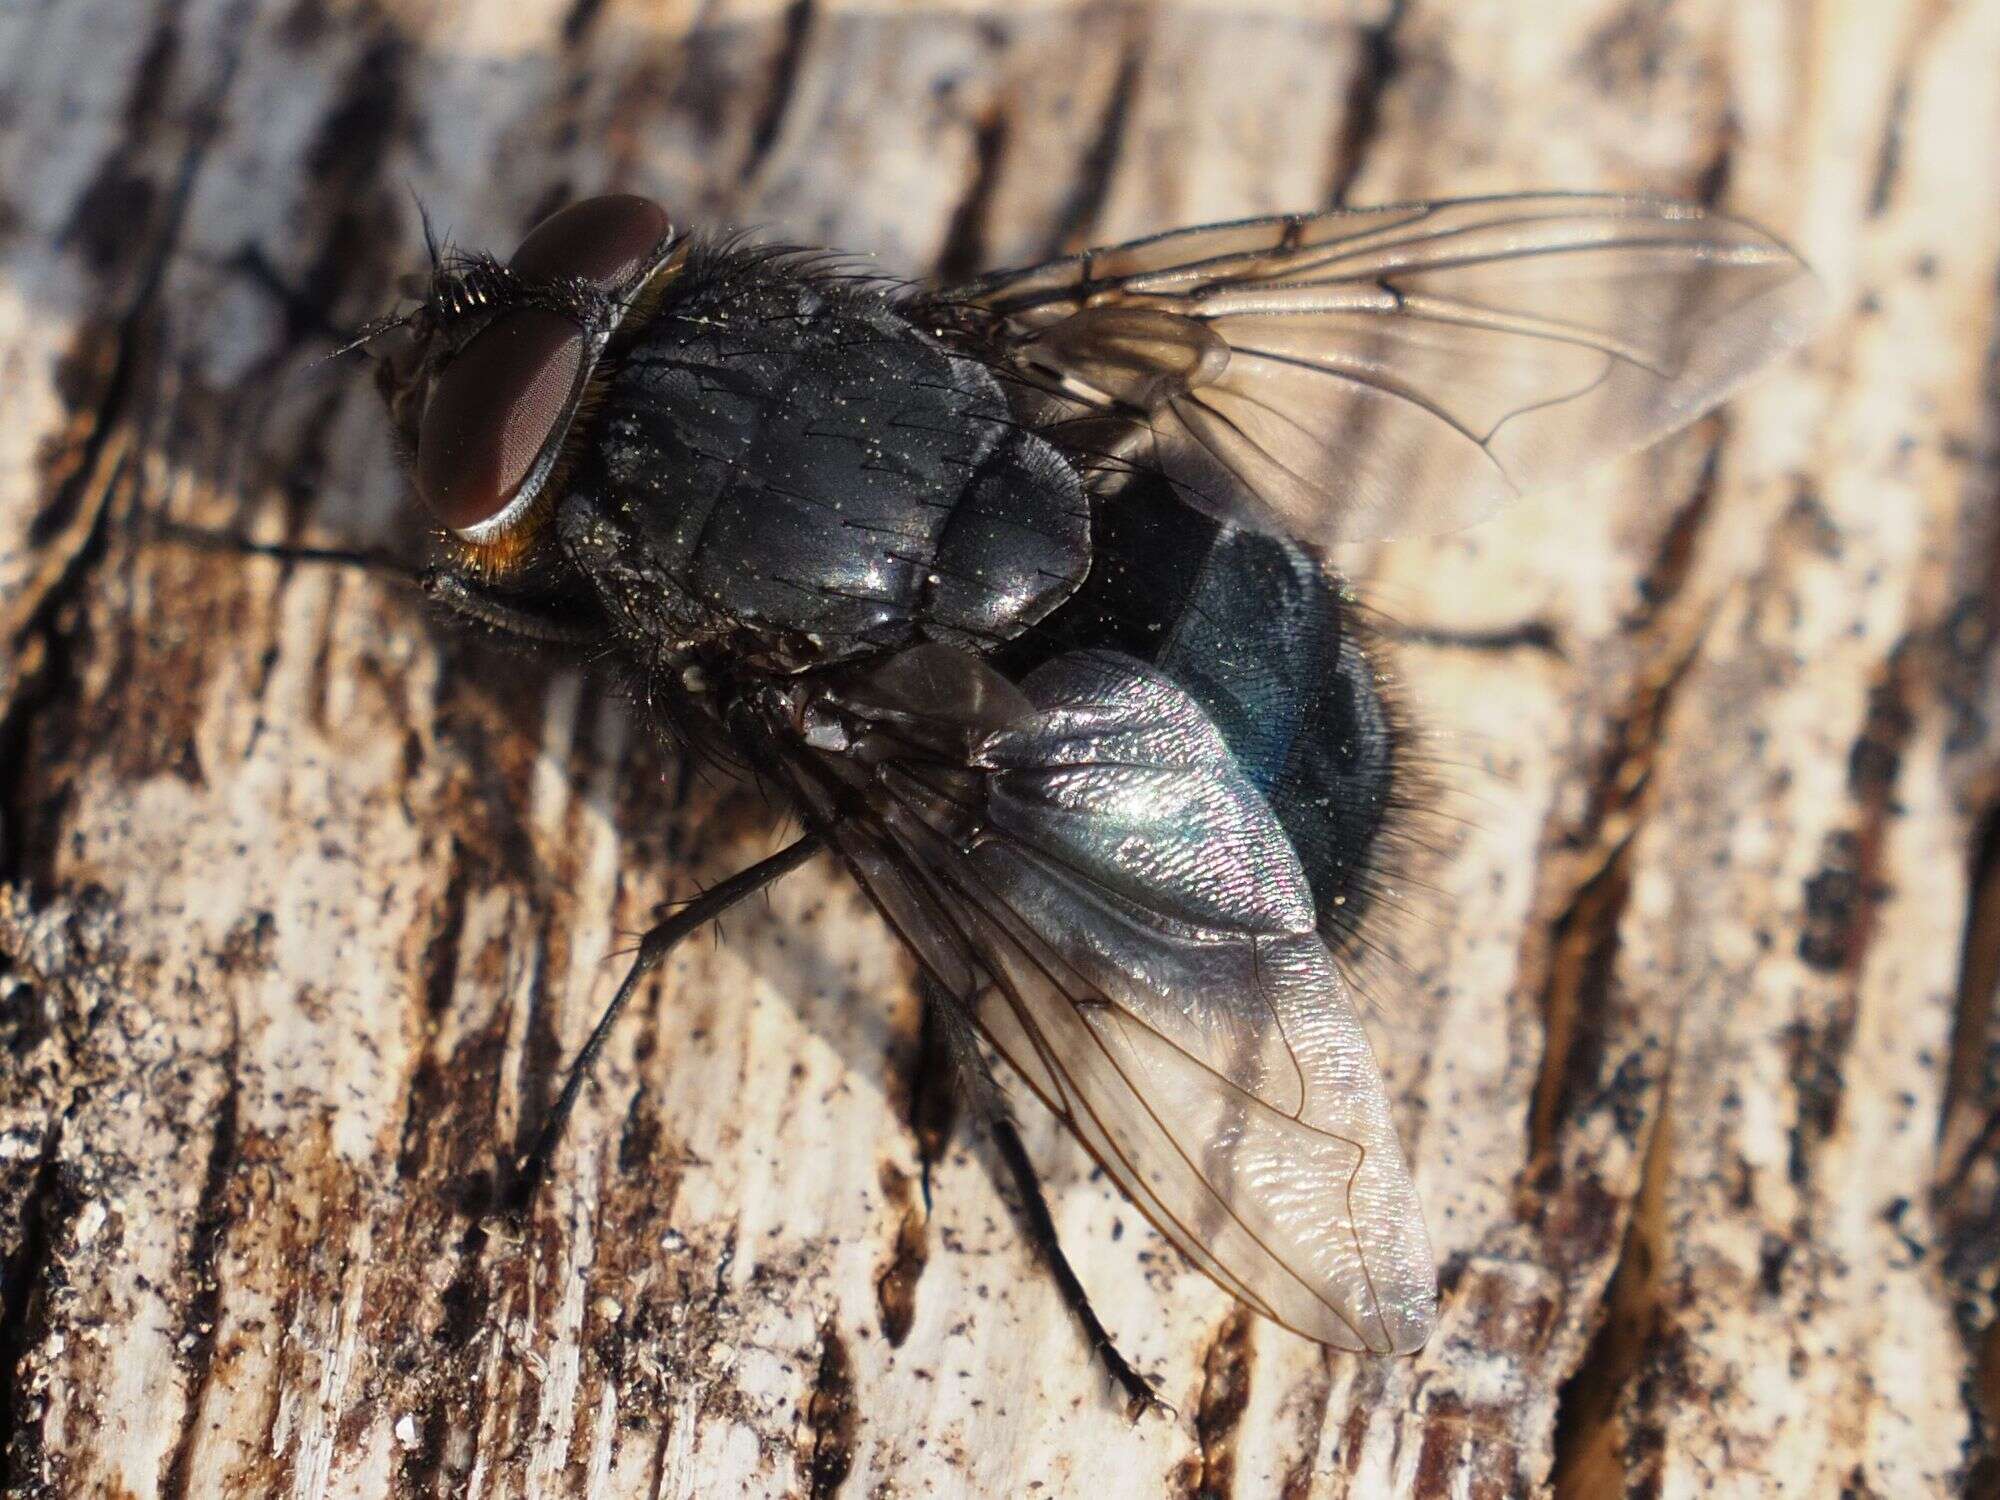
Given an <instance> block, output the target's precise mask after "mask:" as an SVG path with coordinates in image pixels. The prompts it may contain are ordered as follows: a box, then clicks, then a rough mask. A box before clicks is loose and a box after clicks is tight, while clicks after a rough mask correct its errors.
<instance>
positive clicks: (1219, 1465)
mask: <svg viewBox="0 0 2000 1500" xmlns="http://www.w3.org/2000/svg"><path fill="white" fill-rule="evenodd" d="M1252 1322H1253V1320H1252V1317H1251V1314H1250V1313H1249V1312H1248V1311H1247V1310H1246V1309H1244V1308H1241V1307H1238V1308H1236V1309H1235V1310H1234V1311H1232V1312H1231V1313H1230V1314H1229V1316H1228V1317H1226V1318H1224V1319H1223V1321H1222V1326H1221V1327H1220V1328H1218V1329H1216V1331H1215V1337H1214V1338H1212V1339H1211V1340H1209V1344H1208V1351H1207V1353H1206V1354H1204V1355H1203V1356H1202V1362H1201V1368H1202V1380H1201V1398H1200V1400H1199V1401H1198V1402H1197V1404H1196V1406H1195V1411H1194V1431H1195V1439H1196V1441H1197V1442H1198V1443H1199V1444H1200V1451H1199V1454H1198V1455H1197V1457H1196V1458H1195V1459H1193V1460H1192V1461H1191V1462H1192V1470H1193V1471H1192V1473H1191V1474H1190V1475H1189V1476H1188V1486H1187V1491H1186V1493H1187V1496H1188V1500H1228V1497H1229V1496H1231V1495H1233V1494H1234V1493H1235V1492H1236V1432H1237V1429H1238V1428H1239V1427H1241V1426H1242V1424H1243V1412H1244V1409H1245V1408H1246V1407H1248V1406H1249V1404H1250V1374H1251V1370H1252V1367H1253V1363H1254V1356H1255V1350H1254V1348H1253V1345H1252V1342H1251V1341H1252V1336H1253V1333H1254V1329H1253V1327H1252Z"/></svg>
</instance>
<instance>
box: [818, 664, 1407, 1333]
mask: <svg viewBox="0 0 2000 1500" xmlns="http://www.w3.org/2000/svg"><path fill="white" fill-rule="evenodd" d="M968 704H976V706H975V707H972V708H967V707H966V705H968ZM847 708H848V711H849V712H850V714H853V715H856V716H857V717H855V718H851V719H850V720H849V726H850V731H851V733H850V734H849V737H848V739H847V741H846V743H845V745H844V747H843V748H841V749H840V750H838V751H822V752H821V753H820V754H818V755H816V756H813V757H812V758H811V759H810V760H801V761H800V762H799V763H798V765H797V766H796V767H795V770H796V773H797V774H798V776H799V779H800V781H801V783H802V796H804V798H805V800H806V803H807V805H808V806H809V807H812V808H814V809H815V811H816V812H817V813H818V815H819V818H820V820H821V821H822V823H823V824H824V825H826V826H829V827H830V828H831V829H832V830H833V831H834V837H835V840H836V843H837V844H838V846H839V847H840V848H841V849H842V851H843V852H844V853H845V854H846V856H847V858H848V860H849V862H850V863H851V864H852V865H853V867H854V868H855V871H856V873H857V874H858V875H859V876H860V878H861V880H862V883H863V885H864V886H865V887H866V888H867V890H868V891H869V893H870V894H871V895H872V896H873V897H874V899H875V901H876V902H877V904H878V905H879V906H880V907H881V908H882V910H883V912H884V913H885V915H887V916H888V918H889V919H890V921H891V922H892V923H893V924H894V925H895V927H896V928H897V929H898V931H899V932H900V933H901V934H902V935H903V936H904V938H905V939H906V940H907V941H908V942H909V944H910V946H911V947H912V949H913V950H914V951H915V952H916V953H917V955H918V956H919V958H920V959H921V960H922V961H923V962H924V964H925V965H926V967H928V968H929V969H930V970H931V971H932V973H933V974H934V975H935V976H936V977H937V978H938V979H939V980H940V981H941V982H942V983H943V984H944V985H946V987H947V988H949V989H950V990H951V991H952V992H953V993H954V995H956V996H957V997H958V998H959V999H960V1000H961V1001H964V1002H965V1003H967V1004H969V1005H970V1006H971V1007H972V1009H973V1011H974V1014H975V1017H976V1019H977V1020H978V1022H979V1024H980V1025H981V1027H982V1029H983V1030H984V1031H985V1033H986V1035H987V1036H988V1038H989V1039H990V1040H991V1041H992V1042H993V1044H994V1046H995V1047H996V1048H997V1049H998V1050H999V1051H1000V1053H1001V1054H1002V1055H1003V1056H1005V1057H1006V1058H1007V1059H1008V1060H1009V1062H1010V1063H1012V1065H1013V1066H1014V1067H1015V1068H1016V1069H1017V1070H1018V1071H1019V1072H1020V1074H1021V1075H1022V1077H1023V1078H1024V1079H1025V1080H1026V1081H1027V1082H1028V1084H1029V1085H1030V1086H1031V1087H1033V1088H1034V1090H1035V1091H1036V1092H1037V1093H1038V1094H1039V1095H1040V1096H1041V1097H1042V1098H1043V1100H1044V1101H1046V1102H1047V1103H1048V1105H1049V1106H1050V1107H1051V1108H1052V1109H1054V1110H1055V1111H1056V1113H1057V1114H1058V1115H1059V1116H1060V1117H1061V1118H1062V1119H1063V1121H1064V1122H1065V1123H1066V1124H1067V1125H1068V1126H1069V1127H1070V1129H1071V1130H1072V1131H1074V1132H1075V1133H1076V1135H1077V1136H1078V1138H1079V1139H1081V1140H1082V1142H1083V1143H1084V1145H1085V1146H1087V1147H1088V1148H1089V1149H1090V1150H1091V1152H1092V1153H1093V1154H1094V1155H1095V1156H1096V1157H1097V1158H1098V1160H1099V1161H1101V1162H1102V1163H1103V1164H1104V1166H1105V1168H1106V1169H1107V1170H1108V1171H1109V1172H1110V1173H1111V1175H1112V1176H1113V1178H1115V1179H1116V1181H1117V1182H1118V1184H1119V1186H1120V1187H1121V1188H1123V1189H1124V1191H1125V1192H1126V1193H1127V1194H1128V1195H1129V1196H1130V1197H1131V1199H1132V1200H1133V1202H1134V1203H1135V1204H1136V1205H1137V1206H1138V1207H1139V1208H1141V1209H1142V1210H1143V1211H1144V1212H1145V1213H1146V1215H1147V1217H1148V1218H1150V1219H1151V1220H1152V1221H1153V1223H1154V1224H1156V1225H1157V1226H1158V1227H1159V1228H1160V1229H1161V1231H1162V1232H1164V1233H1165V1234H1166V1235H1167V1237H1168V1238H1169V1239H1171V1240H1172V1241H1173V1242H1174V1243H1175V1244H1176V1245H1177V1246H1178V1247H1179V1248H1180V1249H1181V1251H1182V1252H1183V1253H1184V1254H1185V1255H1186V1256H1187V1257H1188V1258H1189V1259H1190V1260H1192V1261H1193V1262H1194V1263H1195V1264H1196V1265H1198V1266H1200V1267H1201V1269H1202V1270H1204V1271H1206V1272H1207V1273H1208V1274H1209V1275H1210V1276H1212V1277H1213V1278H1214V1279H1215V1280H1216V1281H1217V1282H1219V1283H1220V1284H1221V1285H1222V1286H1223V1287H1225V1288H1227V1289H1228V1290H1229V1291H1230V1292H1232V1293H1234V1294H1235V1295H1236V1296H1237V1297H1239V1298H1241V1299H1242V1300H1243V1301H1244V1302H1245V1303H1247V1304H1249V1305H1250V1306H1251V1307H1253V1308H1255V1309H1256V1310H1257V1311H1259V1312H1261V1313H1263V1314H1264V1315H1265V1316H1267V1317H1270V1318H1273V1319H1275V1320H1276V1321H1278V1322H1280V1323H1283V1324H1285V1325H1287V1326H1288V1327H1290V1328H1293V1329H1295V1330H1297V1331H1298V1332H1300V1333H1303V1334H1305V1335H1307V1336H1308V1337H1311V1338H1315V1339H1318V1340H1320V1341H1322V1342H1324V1343H1328V1344H1333V1345H1337V1346H1339V1347H1341V1348H1346V1349H1363V1350H1370V1351H1373V1352H1375V1353H1381V1354H1388V1353H1401V1352H1407V1351H1410V1350H1413V1349H1416V1348H1418V1347H1419V1346H1421V1345H1422V1344H1423V1342H1424V1340H1425V1339H1426V1338H1427V1337H1428V1336H1429V1333H1430V1331H1431V1327H1432V1323H1433V1321H1434V1317H1435V1304H1436V1299H1437V1283H1436V1270H1435V1267H1434V1265H1433V1263H1432V1260H1431V1252H1430V1246H1429V1241H1428V1239H1427V1237H1426V1235H1425V1233H1424V1225H1423V1217H1422V1213H1421V1209H1420V1207H1419V1205H1418V1202H1417V1196H1416V1191H1415V1189H1414V1187H1413V1185H1412V1184H1411V1181H1410V1177H1409V1172H1408V1169H1407V1168H1406V1167H1405V1165H1404V1162H1403V1155H1402V1151H1401V1149H1400V1147H1399V1145H1398V1143H1397V1140H1396V1135H1395V1131H1394V1128H1393V1126H1392V1124H1391V1121H1390V1117H1389V1109H1388V1100H1387V1098H1386V1095H1385V1092H1384V1089H1383V1084H1382V1077H1381V1073H1380V1070H1379V1069H1378V1068H1377V1067H1376V1064H1375V1060H1374V1056H1373V1054H1372V1052H1371V1051H1370V1049H1369V1045H1368V1039H1367V1037H1366V1035H1365V1034H1364V1033H1363V1031H1362V1029H1361V1026H1360V1023H1359V1021H1358V1019H1357V1018H1356V1015H1355V1010H1354V1005H1353V1002H1352V1000H1351V998H1350V996H1349V993H1348V991H1347V989H1346V987H1345V986H1344V985H1343V983H1342V982H1341V980H1340V977H1339V975H1338V974H1337V973H1336V972H1335V969H1334V967H1333V964H1332V961H1331V959H1330V958H1329V956H1328V954H1327V950H1326V947H1325V945H1324V944H1323V943H1322V942H1321V940H1320V938H1319V936H1318V935H1317V933H1316V932H1315V931H1314V926H1313V909H1312V901H1311V897H1310V893H1309V891H1308V888H1307V885H1306V880H1305V876H1304V874H1303V872H1302V871H1301V869H1300V867H1299V864H1298V860H1297V857H1296V856H1295V855H1294V854H1293V853H1292V850H1291V848H1290V846H1289V844H1288V843H1287V842H1286V840H1285V837H1284V834H1283V832H1282V830H1281V829H1280V828H1279V826H1278V823H1277V821H1276V819H1275V818H1274V817H1273V816H1272V814H1271V813H1270V811H1269V810H1268V808H1267V807H1266V806H1265V804H1264V802H1263V800H1262V798H1261V797H1260V796H1259V795H1258V793H1257V792H1256V790H1255V789H1254V788H1253V787H1252V786H1251V785H1250V784H1249V783H1248V782H1247V781H1245V780H1244V779H1243V777H1242V775H1241V773H1240V772H1239V771H1238V770H1237V768H1236V766H1235V763H1234V761H1233V760H1232V759H1231V757H1230V755H1229V752H1228V750H1227V748H1226V747H1225V746H1224V744H1223V742H1222V739H1221V736H1220V735H1219V734H1218V733H1217V731H1216V730H1215V728H1214V726H1213V725H1212V724H1210V723H1209V721H1208V720H1207V719H1206V718H1205V717H1204V716H1203V715H1202V713H1201V711H1200V710H1199V709H1198V708H1197V707H1196V706H1195V704H1194V703H1193V701H1192V700H1191V699H1189V698H1188V697H1187V696H1186V695H1185V694H1184V693H1182V692H1181V691H1180V689H1178V688H1177V687H1175V686H1174V685H1173V684H1172V683H1170V682H1168V681H1167V680H1166V679H1165V678H1163V677H1161V676H1159V675H1158V674H1156V673H1155V672H1153V671H1152V670H1151V669H1150V668H1148V667H1146V666H1144V665H1143V664H1141V663H1139V662H1137V661H1135V660H1133V659H1131V658H1129V657H1124V656H1120V655H1117V654H1115V653H1110V652H1089V653H1078V654H1075V655H1070V656H1065V657H1062V658H1059V659H1057V660H1056V661H1053V662H1051V663H1049V664H1048V665H1046V666H1044V667H1043V668H1041V669H1040V670H1038V671H1036V672H1035V673H1033V674H1031V675H1030V676H1029V677H1028V678H1027V679H1026V680H1025V681H1024V682H1023V684H1022V685H1021V687H1020V688H1019V689H1018V690H1017V689H1015V688H1013V687H1011V686H1009V685H1008V684H1006V683H1005V682H1004V681H1002V680H1001V679H999V678H998V677H997V676H996V675H995V674H993V673H992V672H991V671H990V669H988V668H986V667H985V666H984V665H982V664H981V663H979V662H978V661H976V660H975V659H974V658H972V657H970V656H967V655H964V654H962V653H959V652H956V651H951V650H949V649H947V648H945V647H925V648H920V649H919V650H918V651H914V652H911V653H908V654H907V655H906V656H905V657H903V658H900V659H899V660H898V662H897V663H895V664H893V665H892V666H891V667H890V668H889V669H888V670H887V671H886V672H884V673H883V674H882V675H881V676H880V677H879V678H878V679H877V680H876V681H875V683H873V684H871V685H870V687H869V688H868V689H867V690H865V692H864V693H863V694H861V695H860V696H858V697H856V698H853V699H851V700H850V701H849V703H848V705H847ZM856 726H858V728H857V727H856ZM835 738H836V739H837V738H839V737H838V736H836V737H835Z"/></svg>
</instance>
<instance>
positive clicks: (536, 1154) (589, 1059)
mask: <svg viewBox="0 0 2000 1500" xmlns="http://www.w3.org/2000/svg"><path fill="white" fill-rule="evenodd" d="M819 850H820V837H819V835H818V834H816V833H808V834H806V835H804V836H803V837H801V838H798V839H796V840H794V841H793V842H791V843H789V844H787V845H785V847H784V848H782V849H780V850H779V851H778V852H777V853H776V854H773V855H772V856H771V857H770V858H768V859H763V860H759V861H758V862H757V863H756V864H754V865H752V866H750V868H749V869H747V870H739V871H738V872H737V873H736V874H734V875H732V876H730V877H729V879H727V880H725V881H723V882H722V884H720V885H718V886H713V887H711V888H710V889H708V890H706V891H704V892H703V893H702V894H701V895H699V896H697V897H695V898H694V900H692V901H690V902H688V903H687V905H685V906H683V907H682V908H681V909H680V910H679V911H677V912H675V913H674V914H673V915H672V916H670V917H668V918H667V919H666V920H665V921H664V922H661V923H659V924H658V925H657V926H655V927H653V928H652V929H651V930H650V931H648V932H647V933H646V935H645V936H644V937H642V938H640V939H639V953H638V956H637V957H636V958H634V959H633V960H632V967H631V968H630V969H628V970H627V971H626V973H625V981H624V983H622V984H620V985H619V986H618V993H617V994H615V995H613V996H612V997H611V1003H610V1004H609V1005H607V1006H605V1007H604V1014H603V1015H601V1016H599V1017H598V1018H597V1025H596V1026H595V1027H593V1028H592V1029H591V1033H590V1039H589V1040H588V1041H586V1042H585V1043H584V1044H583V1050H582V1051H581V1052H579V1053H577V1055H576V1061H575V1062H573V1063H571V1064H570V1066H569V1076H568V1077H567V1078H566V1079H564V1081H563V1087H562V1092H561V1093H560V1094H558V1095H557V1096H556V1102H555V1105H554V1107H553V1108H551V1109H550V1110H549V1116H548V1118H547V1119H546V1120H544V1121H543V1122H542V1128H541V1132H540V1133H539V1134H538V1135H537V1136H536V1137H535V1144H534V1146H533V1148H532V1149H531V1150H530V1151H529V1152H528V1154H527V1155H526V1156H524V1157H522V1158H521V1161H520V1164H519V1170H518V1172H517V1173H516V1174H515V1177H514V1181H513V1184H512V1186H511V1188H510V1190H509V1192H508V1197H507V1206H508V1208H509V1210H510V1211H512V1212H514V1213H516V1214H519V1213H521V1212H523V1211H524V1210H525V1209H526V1208H527V1207H528V1205H529V1204H531V1203H532V1202H533V1201H534V1198H535V1192H536V1189H538V1188H539V1187H540V1186H541V1182H542V1179H543V1178H544V1177H546V1176H547V1175H548V1170H549V1161H550V1159H551V1158H552V1157H553V1156H554V1155H555V1152H556V1147H557V1146H559V1145H560V1144H562V1133H563V1127H564V1126H565V1125H567V1124H568V1123H569V1117H570V1114H571V1112H572V1111H573V1110H574V1109H575V1108H576V1101H577V1096H578V1095H580V1094H581V1093H582V1092H583V1086H584V1084H585V1082H587V1081H588V1079H589V1077H590V1069H591V1065H592V1064H593V1063H595V1062H596V1061H597V1054H598V1053H600V1052H602V1051H603V1050H604V1042H605V1038H607V1037H608V1036H610V1034H611V1028H612V1026H613V1025H615V1024H616V1023H617V1020H618V1016H619V1014H620V1012H622V1011H623V1010H624V1009H625V1005H626V1002H627V1001H629V1000H630V999H631V998H632V996H633V995H634V994H635V993H636V992H637V991H638V988H639V985H640V984H641V982H643V981H644V979H645V978H646V976H647V975H648V974H650V973H652V972H653V970H655V969H657V968H658V967H659V966H660V961H661V960H662V959H664V958H665V957H666V956H667V955H668V954H669V953H671V952H672V951H673V948H674V945H675V944H676V943H678V942H680V940H681V939H682V938H684V937H687V936H688V935H689V934H690V933H694V932H698V931H700V930H701V929H702V928H703V927H706V926H707V925H708V924H709V923H710V922H712V921H714V920H715V919H716V918H717V917H719V916H721V915H722V914H723V913H724V912H725V911H727V910H729V908H730V907H732V906H734V905H735V904H736V903H737V902H739V901H741V900H742V899H743V898H744V897H746V896H751V895H755V894H756V893H757V892H758V891H761V890H762V889H763V888H764V887H765V886H767V885H769V884H770V883H771V882H772V881H774V880H776V879H777V878H778V877H779V876H780V875H785V874H788V873H790V872H791V871H793V870H795V869H797V868H798V867H799V866H800V865H802V864H804V863H805V862H806V861H807V860H808V859H810V858H812V856H813V855H815V854H817V853H818V852H819Z"/></svg>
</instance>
